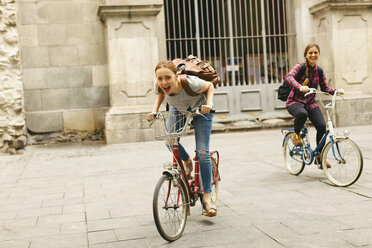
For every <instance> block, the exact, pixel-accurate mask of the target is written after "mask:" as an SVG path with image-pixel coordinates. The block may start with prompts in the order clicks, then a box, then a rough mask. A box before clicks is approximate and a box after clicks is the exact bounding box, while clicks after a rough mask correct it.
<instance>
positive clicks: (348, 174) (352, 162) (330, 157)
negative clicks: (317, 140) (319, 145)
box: [322, 138, 363, 187]
mask: <svg viewBox="0 0 372 248" xmlns="http://www.w3.org/2000/svg"><path fill="white" fill-rule="evenodd" d="M334 149H335V150H334ZM334 149H332V143H331V142H330V141H329V142H328V143H327V144H326V145H325V147H324V149H323V151H322V167H323V172H324V174H325V175H326V177H327V178H328V180H329V181H330V182H331V183H333V184H334V185H336V186H340V187H347V186H350V185H352V184H353V183H355V182H356V181H357V180H358V179H359V177H360V175H361V174H362V170H363V155H362V152H361V151H360V149H359V147H358V145H357V144H356V143H355V142H354V141H352V140H350V139H349V138H336V139H335V142H334ZM333 150H334V152H335V154H336V157H337V158H340V155H341V157H342V158H343V160H341V159H336V158H335V156H334V154H333ZM338 151H339V152H338ZM327 162H328V163H329V164H330V165H331V167H327Z"/></svg>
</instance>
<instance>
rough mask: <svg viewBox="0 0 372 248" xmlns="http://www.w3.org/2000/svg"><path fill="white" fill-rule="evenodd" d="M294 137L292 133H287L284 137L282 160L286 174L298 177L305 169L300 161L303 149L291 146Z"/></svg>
mask: <svg viewBox="0 0 372 248" xmlns="http://www.w3.org/2000/svg"><path fill="white" fill-rule="evenodd" d="M294 135H295V133H294V132H289V133H287V134H286V135H285V137H284V141H283V158H284V164H285V166H286V167H287V170H288V172H289V173H291V174H292V175H300V174H301V172H302V171H303V170H304V168H305V163H304V161H303V160H302V153H303V149H302V147H300V146H295V145H294V144H293V136H294Z"/></svg>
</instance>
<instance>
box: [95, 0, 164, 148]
mask: <svg viewBox="0 0 372 248" xmlns="http://www.w3.org/2000/svg"><path fill="white" fill-rule="evenodd" d="M131 2H135V4H132V3H131ZM138 3H140V4H138ZM160 13H162V15H160ZM98 15H99V16H100V18H101V20H102V21H103V22H104V24H105V28H106V38H107V56H108V64H109V80H110V82H109V87H110V104H111V108H110V110H109V111H108V112H107V113H106V116H105V139H106V142H107V143H121V142H135V141H144V140H150V139H153V135H152V130H151V129H149V128H148V123H147V121H146V120H145V116H146V113H148V112H149V111H151V109H152V106H153V103H154V93H153V82H154V68H155V66H156V64H157V63H158V61H159V60H160V58H161V57H162V58H164V57H165V56H164V55H165V52H164V51H162V49H160V48H159V40H162V37H163V36H165V35H164V34H165V30H164V29H165V26H164V14H163V4H162V1H158V0H157V1H154V0H152V1H150V0H149V1H144V0H142V1H139V2H138V1H137V2H136V1H126V0H122V1H115V2H111V3H110V2H106V4H105V5H101V6H100V7H99V10H98ZM159 15H160V16H159ZM160 47H161V46H160ZM164 47H165V46H164Z"/></svg>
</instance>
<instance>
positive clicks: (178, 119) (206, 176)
mask: <svg viewBox="0 0 372 248" xmlns="http://www.w3.org/2000/svg"><path fill="white" fill-rule="evenodd" d="M204 116H205V117H206V118H207V119H206V118H204V117H203V116H200V115H197V116H194V117H193V125H194V130H195V145H196V154H197V156H198V159H199V164H200V174H201V178H202V182H203V189H204V193H211V192H212V163H211V158H210V155H209V140H210V136H211V130H212V120H213V114H204ZM174 123H176V124H174ZM184 125H185V118H183V119H182V115H180V114H179V112H178V110H177V109H176V108H175V107H171V108H170V114H169V118H168V122H167V129H168V130H169V129H170V127H171V128H172V129H173V130H171V131H174V129H179V128H182V127H184ZM178 141H179V138H178ZM168 148H169V149H170V151H172V148H171V147H170V146H169V145H168ZM178 150H179V152H180V155H181V159H182V160H183V161H187V160H188V159H189V158H190V156H189V154H188V153H187V151H186V150H185V148H184V147H183V146H182V145H181V144H180V143H179V145H178Z"/></svg>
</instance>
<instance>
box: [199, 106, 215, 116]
mask: <svg viewBox="0 0 372 248" xmlns="http://www.w3.org/2000/svg"><path fill="white" fill-rule="evenodd" d="M212 108H213V106H212V105H201V107H200V114H208V113H210V112H211V110H212Z"/></svg>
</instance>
